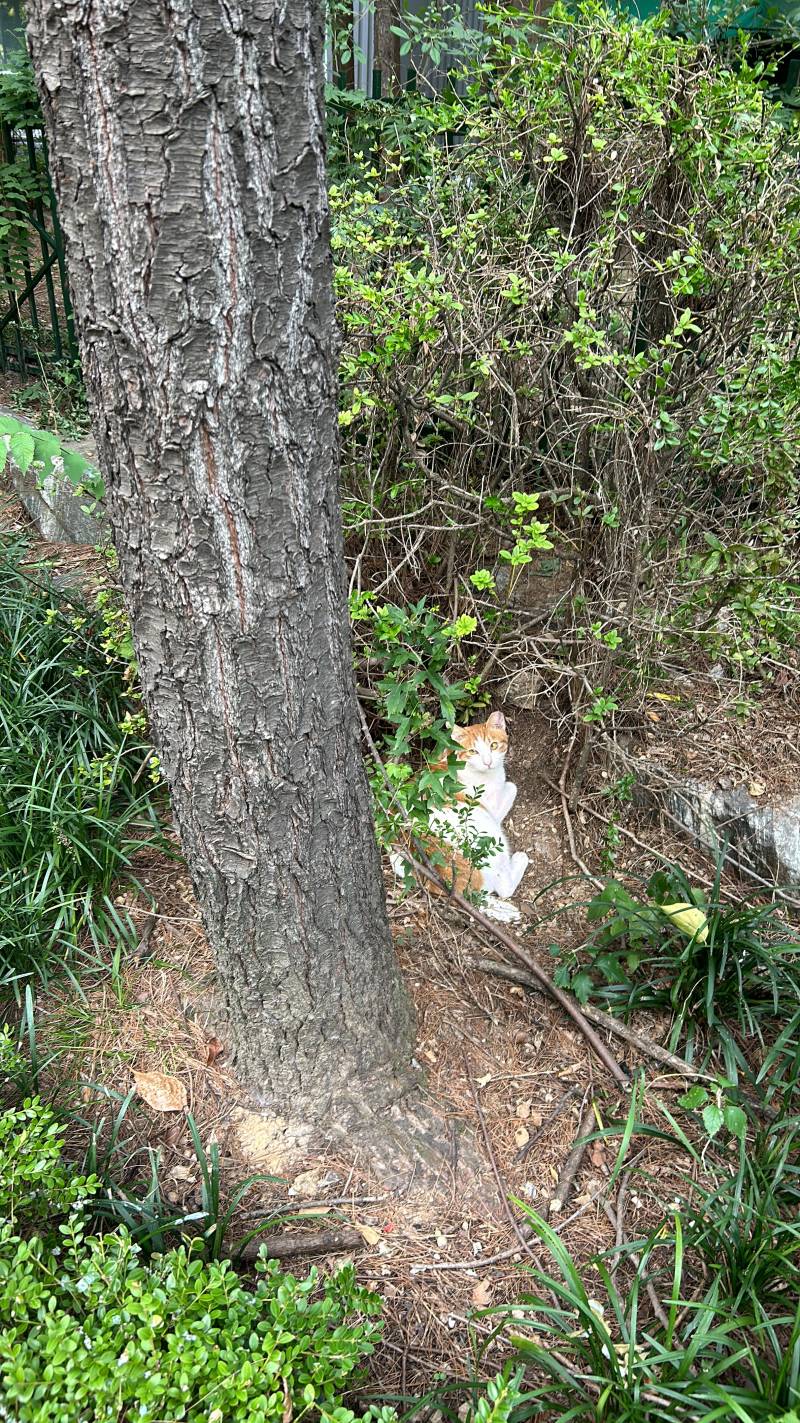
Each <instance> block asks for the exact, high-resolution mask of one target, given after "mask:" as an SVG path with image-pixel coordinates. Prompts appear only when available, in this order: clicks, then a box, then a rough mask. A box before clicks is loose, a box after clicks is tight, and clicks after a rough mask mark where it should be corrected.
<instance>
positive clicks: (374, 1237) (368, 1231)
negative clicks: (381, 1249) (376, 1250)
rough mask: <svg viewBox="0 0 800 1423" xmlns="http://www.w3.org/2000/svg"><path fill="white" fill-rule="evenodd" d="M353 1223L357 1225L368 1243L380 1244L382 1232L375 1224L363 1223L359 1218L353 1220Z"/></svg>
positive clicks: (363, 1238)
mask: <svg viewBox="0 0 800 1423" xmlns="http://www.w3.org/2000/svg"><path fill="white" fill-rule="evenodd" d="M353 1225H354V1226H355V1228H356V1230H357V1231H358V1233H359V1235H360V1236H361V1239H362V1240H363V1241H364V1243H365V1244H366V1245H377V1244H378V1241H379V1240H380V1238H381V1233H380V1231H379V1230H376V1229H375V1227H374V1225H361V1223H360V1222H359V1221H357V1220H354V1221H353Z"/></svg>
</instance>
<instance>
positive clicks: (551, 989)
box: [359, 707, 631, 1091]
mask: <svg viewBox="0 0 800 1423" xmlns="http://www.w3.org/2000/svg"><path fill="white" fill-rule="evenodd" d="M359 712H360V715H361V726H362V729H363V732H364V736H365V739H366V741H367V745H368V746H369V749H370V751H371V753H372V757H373V760H374V761H375V764H376V765H377V767H378V769H379V771H380V772H381V775H382V776H383V779H384V780H385V782H386V785H387V787H388V788H389V790H390V791H392V793H394V787H393V786H392V783H391V781H390V780H389V777H388V776H387V774H386V771H385V768H384V765H383V762H382V760H381V757H380V753H379V751H378V748H377V746H376V745H375V742H374V741H373V739H372V734H371V732H370V729H369V727H368V725H367V719H366V717H365V716H364V711H363V708H361V707H359ZM405 820H406V824H407V825H410V822H409V820H408V818H407V817H405ZM411 841H412V843H413V845H414V847H415V849H416V852H417V854H419V855H421V856H422V859H421V860H417V859H414V857H413V856H412V855H410V854H408V852H407V851H405V850H403V851H402V853H403V856H404V858H405V859H406V860H407V861H408V863H409V865H410V866H411V868H412V869H413V870H414V871H415V873H416V874H417V875H421V876H422V877H423V879H426V880H428V881H429V883H431V884H435V885H436V886H437V888H438V889H440V890H443V892H444V893H445V894H446V895H447V897H448V898H449V899H450V901H451V902H452V903H453V904H457V905H458V907H459V909H461V910H463V912H464V913H465V914H467V915H468V916H469V918H470V919H472V920H473V922H474V923H475V924H479V925H480V927H481V929H483V931H484V933H485V934H489V935H490V936H491V937H492V938H493V939H499V941H500V943H501V944H502V945H503V947H504V948H506V949H508V951H509V953H511V954H513V956H514V958H516V959H519V960H520V962H521V963H523V964H524V965H525V967H526V969H527V970H528V972H529V973H530V974H532V976H533V977H534V978H535V979H536V981H537V983H538V984H539V986H540V987H541V988H543V989H544V991H545V993H547V994H549V996H550V997H551V998H553V999H554V1000H555V1002H556V1003H558V1005H559V1007H560V1008H562V1009H563V1010H564V1012H565V1013H566V1014H567V1016H568V1017H569V1018H571V1019H572V1021H573V1023H574V1024H575V1026H576V1027H577V1028H578V1029H579V1030H580V1032H582V1033H583V1036H584V1037H585V1039H586V1041H587V1042H588V1044H589V1046H590V1047H591V1048H592V1049H593V1050H594V1052H595V1053H596V1054H597V1056H598V1057H599V1059H600V1061H601V1062H602V1063H603V1066H604V1067H606V1068H607V1069H608V1071H609V1072H610V1073H611V1075H612V1077H614V1078H615V1080H616V1081H617V1082H618V1083H619V1085H620V1086H621V1087H623V1088H624V1089H625V1090H626V1091H628V1090H629V1089H630V1085H631V1084H630V1077H629V1075H628V1073H627V1072H626V1071H625V1069H624V1068H623V1067H621V1066H620V1064H619V1063H618V1062H617V1059H616V1058H615V1057H614V1055H613V1053H611V1052H610V1051H609V1049H608V1048H607V1047H606V1045H605V1043H604V1042H603V1040H602V1038H600V1037H598V1035H597V1033H596V1032H595V1031H594V1028H593V1027H592V1026H591V1024H590V1023H588V1022H587V1020H586V1017H585V1016H584V1014H583V1013H582V1012H581V1010H580V1008H579V1007H578V1004H577V1003H576V1002H575V1000H574V999H572V998H570V996H569V994H567V993H565V992H564V991H563V989H561V988H557V987H556V985H555V984H554V983H553V981H552V979H550V978H548V976H547V974H546V973H545V971H544V969H542V968H540V967H539V965H538V964H537V962H536V960H535V959H533V958H532V957H531V955H530V954H529V953H527V952H526V950H525V949H523V947H522V945H521V944H518V943H517V941H516V939H514V938H512V936H511V934H509V933H507V932H506V930H505V929H502V928H501V927H500V926H499V924H496V923H495V922H494V921H493V920H492V919H489V918H487V916H486V915H485V914H483V913H481V911H480V909H476V908H475V906H474V905H472V904H470V902H469V900H468V899H465V898H464V896H463V894H461V893H460V891H459V890H457V889H456V888H455V886H453V887H452V888H451V887H450V886H449V885H448V884H447V882H446V880H444V879H443V878H442V876H441V875H440V874H439V873H438V871H437V870H435V869H434V868H433V866H432V865H430V864H429V863H428V860H427V857H426V856H425V851H424V849H423V848H422V847H421V846H420V843H419V840H418V839H417V836H416V835H414V833H413V831H411Z"/></svg>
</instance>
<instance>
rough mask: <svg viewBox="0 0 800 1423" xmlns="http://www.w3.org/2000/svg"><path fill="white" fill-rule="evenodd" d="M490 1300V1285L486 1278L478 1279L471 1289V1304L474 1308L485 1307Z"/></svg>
mask: <svg viewBox="0 0 800 1423" xmlns="http://www.w3.org/2000/svg"><path fill="white" fill-rule="evenodd" d="M491 1302H492V1287H491V1285H490V1284H489V1281H488V1280H478V1283H477V1285H475V1286H474V1287H473V1290H472V1305H473V1308H474V1309H486V1307H487V1305H490V1304H491Z"/></svg>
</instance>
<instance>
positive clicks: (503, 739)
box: [451, 711, 508, 771]
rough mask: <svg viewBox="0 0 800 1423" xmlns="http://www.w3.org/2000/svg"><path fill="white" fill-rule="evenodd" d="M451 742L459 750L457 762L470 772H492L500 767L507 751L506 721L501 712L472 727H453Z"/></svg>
mask: <svg viewBox="0 0 800 1423" xmlns="http://www.w3.org/2000/svg"><path fill="white" fill-rule="evenodd" d="M451 735H452V737H453V740H454V741H455V742H456V743H457V745H458V746H459V747H460V748H461V750H460V751H459V760H460V761H462V762H463V763H464V765H466V766H469V768H470V770H471V771H494V770H497V768H498V767H499V766H502V764H503V762H504V760H505V757H506V752H507V751H508V732H507V731H506V719H505V717H504V716H503V713H502V712H499V711H493V712H491V713H490V714H489V716H488V717H487V718H486V721H479V722H476V724H475V725H474V726H454V727H453V730H452V733H451Z"/></svg>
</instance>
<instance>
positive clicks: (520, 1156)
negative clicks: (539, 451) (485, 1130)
mask: <svg viewBox="0 0 800 1423" xmlns="http://www.w3.org/2000/svg"><path fill="white" fill-rule="evenodd" d="M582 1091H583V1088H582V1086H581V1085H580V1083H579V1082H576V1083H575V1084H574V1085H573V1086H572V1087H570V1088H569V1090H568V1091H567V1092H565V1093H564V1095H563V1097H559V1099H558V1101H557V1102H556V1105H555V1106H554V1108H553V1110H552V1112H550V1113H548V1115H547V1116H546V1117H545V1119H544V1121H543V1122H542V1124H541V1126H539V1127H537V1128H536V1131H535V1132H534V1133H533V1136H532V1137H531V1138H530V1139H529V1140H528V1141H526V1143H525V1145H524V1146H521V1147H520V1149H519V1151H518V1152H517V1154H516V1156H515V1157H514V1161H515V1162H517V1161H524V1160H525V1157H526V1156H527V1155H528V1154H529V1153H530V1152H531V1151H533V1148H534V1147H535V1145H536V1143H537V1142H538V1141H540V1140H541V1138H542V1137H543V1136H544V1135H545V1133H546V1132H549V1130H550V1128H551V1126H552V1125H553V1123H554V1122H556V1121H558V1118H559V1117H560V1116H561V1113H562V1112H563V1110H564V1108H565V1107H566V1106H568V1104H569V1103H570V1102H571V1101H572V1099H573V1097H577V1096H578V1094H579V1092H582Z"/></svg>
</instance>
